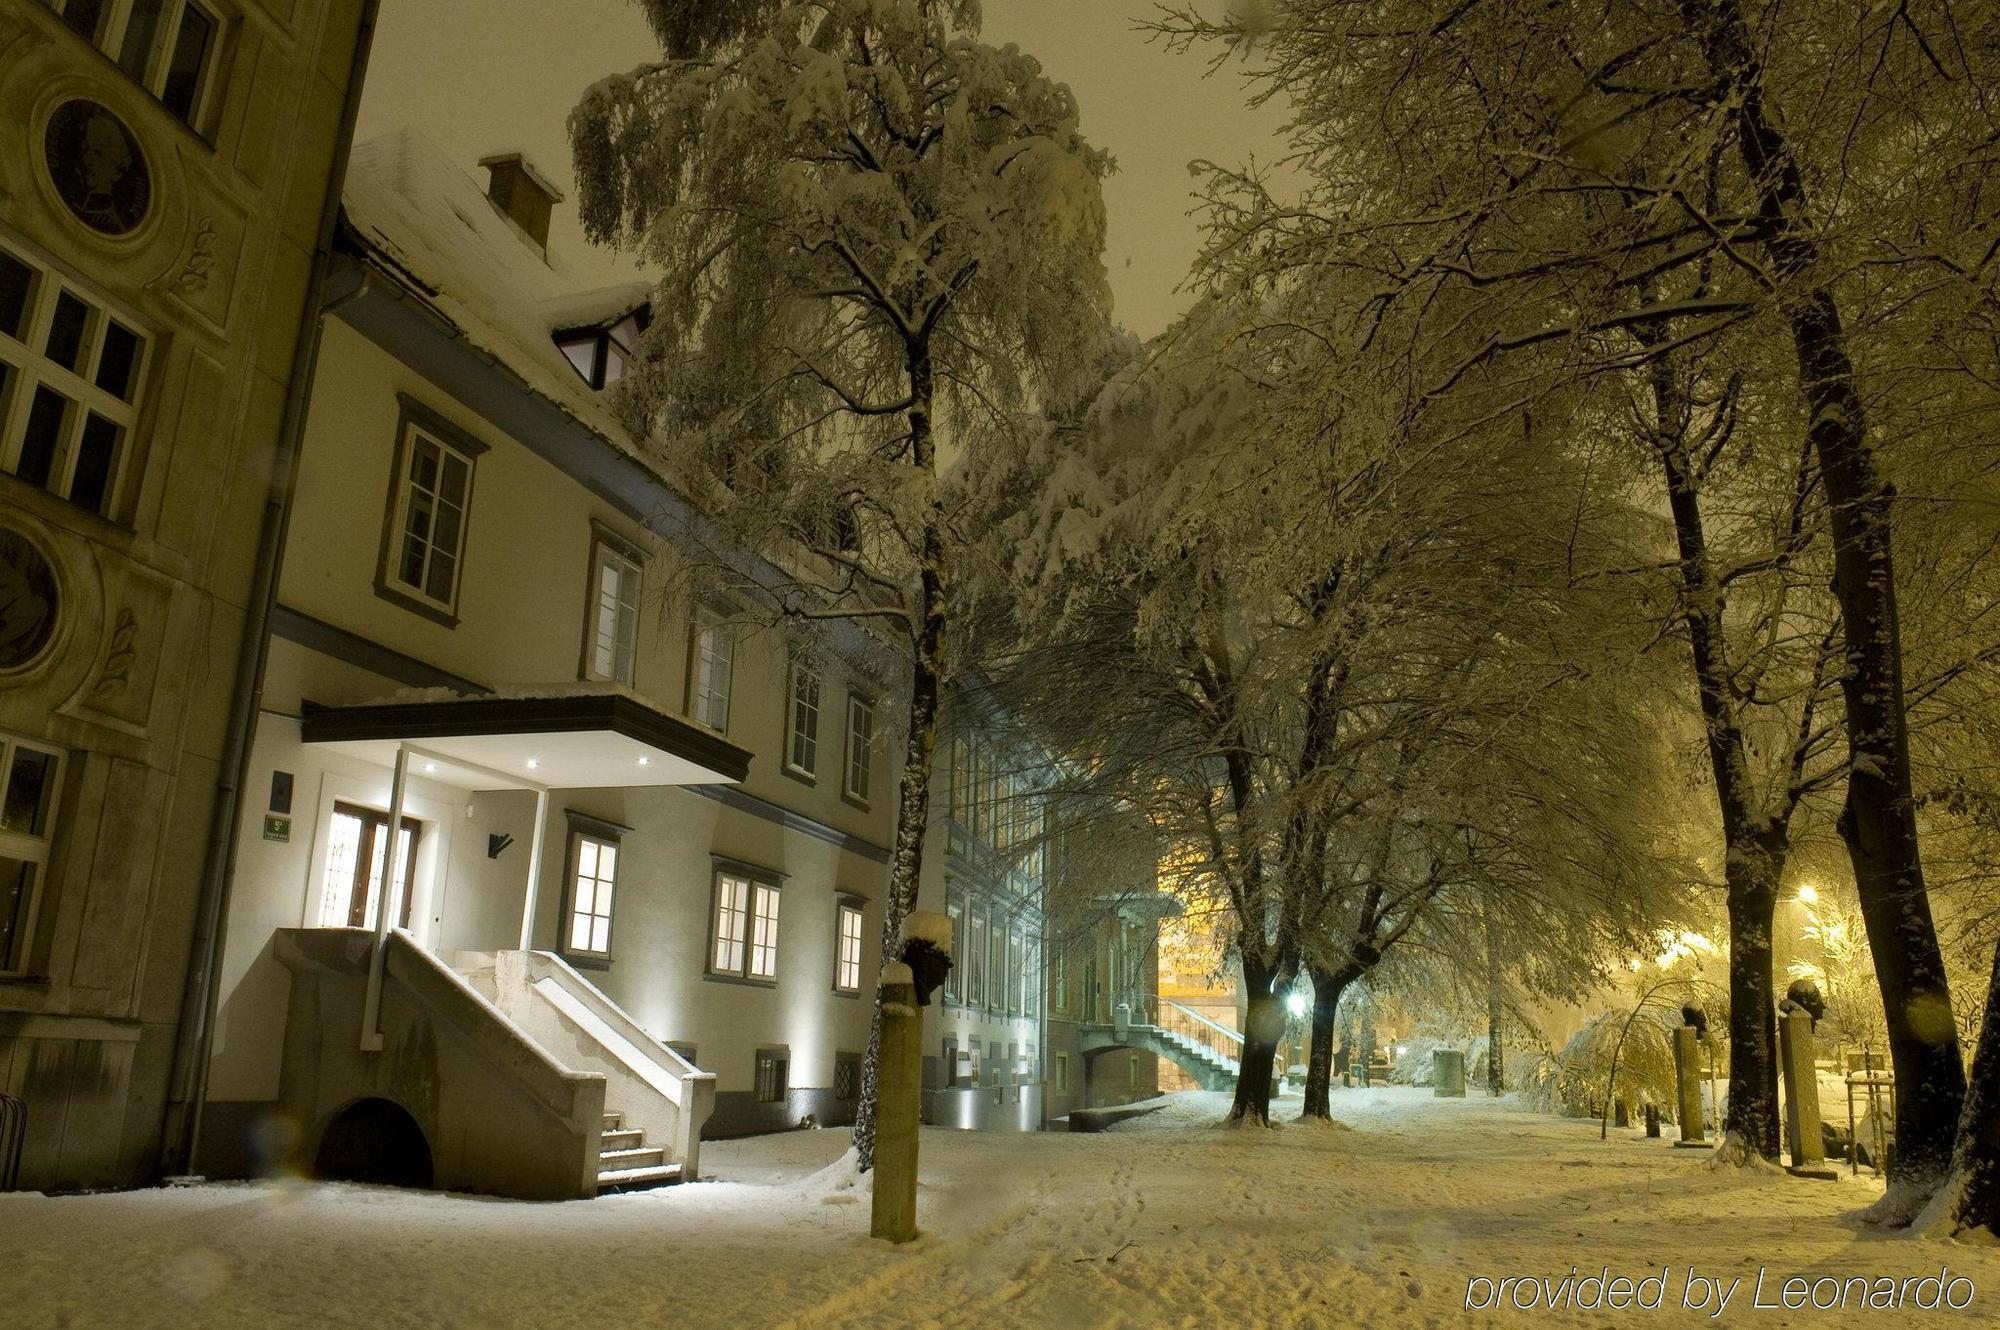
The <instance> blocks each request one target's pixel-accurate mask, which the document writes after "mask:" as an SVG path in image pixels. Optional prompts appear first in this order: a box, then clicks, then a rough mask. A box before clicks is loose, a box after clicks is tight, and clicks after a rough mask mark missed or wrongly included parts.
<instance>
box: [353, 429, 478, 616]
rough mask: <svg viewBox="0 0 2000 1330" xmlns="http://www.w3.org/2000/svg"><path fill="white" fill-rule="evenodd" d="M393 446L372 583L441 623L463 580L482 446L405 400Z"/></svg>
mask: <svg viewBox="0 0 2000 1330" xmlns="http://www.w3.org/2000/svg"><path fill="white" fill-rule="evenodd" d="M402 400H403V420H402V431H401V437H400V441H399V445H398V447H397V450H396V470H395V473H394V482H393V483H394V486H395V488H394V492H393V494H392V495H391V498H390V504H389V530H388V535H387V538H386V539H385V540H384V541H383V567H382V569H381V572H380V575H379V576H378V578H377V582H376V589H377V590H378V591H380V592H381V593H382V594H383V595H384V596H385V597H387V598H388V599H390V600H393V601H395V602H397V603H398V604H400V605H403V606H405V607H406V608H409V609H414V610H416V611H418V612H419V613H421V614H424V615H427V616H428V617H431V618H435V619H437V620H439V621H440V622H442V623H445V624H447V625H450V624H454V623H456V622H457V620H456V618H454V617H453V616H454V615H455V613H456V610H457V605H458V590H459V586H460V584H461V583H462V582H463V580H464V575H463V574H464V566H465V547H466V535H467V531H468V529H469V525H470V524H469V518H470V510H471V506H472V472H473V460H474V459H475V458H476V457H477V456H478V455H479V454H480V453H481V452H483V451H485V445H484V444H482V443H479V442H477V441H476V440H474V439H472V438H470V437H469V436H467V435H466V434H464V433H463V432H462V431H460V430H458V429H456V428H454V427H453V426H452V425H450V424H449V423H448V422H446V421H445V420H444V419H443V418H442V417H440V416H438V415H436V414H435V413H434V412H432V411H430V410H429V409H427V408H425V407H422V406H420V405H419V404H418V403H416V402H414V401H413V400H411V399H410V398H407V397H406V398H404V399H402Z"/></svg>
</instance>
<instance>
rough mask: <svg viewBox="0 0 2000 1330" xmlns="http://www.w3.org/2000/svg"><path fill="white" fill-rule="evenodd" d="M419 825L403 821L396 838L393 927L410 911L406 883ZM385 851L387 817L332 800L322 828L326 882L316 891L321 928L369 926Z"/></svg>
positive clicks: (411, 875) (403, 923) (405, 922)
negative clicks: (397, 905)
mask: <svg viewBox="0 0 2000 1330" xmlns="http://www.w3.org/2000/svg"><path fill="white" fill-rule="evenodd" d="M423 830H424V829H423V823H421V822H419V821H417V820H416V819H415V818H413V817H406V818H404V819H403V828H402V831H401V833H400V834H399V835H398V836H397V837H396V885H397V886H398V887H399V888H401V895H402V900H403V904H402V909H401V910H400V911H399V914H400V917H399V918H398V919H397V921H396V923H397V927H399V928H408V927H409V926H410V909H411V905H412V903H413V901H412V897H413V896H414V895H415V893H414V892H412V891H411V890H410V884H411V883H413V882H414V881H415V880H416V868H417V842H418V841H419V840H421V839H422V837H423ZM388 850H389V815H388V814H387V813H384V812H380V811H378V810H376V809H373V808H364V807H362V806H361V805H359V804H350V803H339V802H337V803H335V804H334V806H333V820H332V823H331V825H330V826H329V827H328V830H327V854H326V882H325V883H324V885H323V888H322V890H321V892H320V918H319V923H320V927H322V928H340V927H347V928H369V927H372V926H373V924H374V922H375V912H376V909H377V903H378V902H379V901H380V900H381V899H382V869H383V863H384V860H385V859H386V858H387V857H388Z"/></svg>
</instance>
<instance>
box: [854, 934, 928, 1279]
mask: <svg viewBox="0 0 2000 1330" xmlns="http://www.w3.org/2000/svg"><path fill="white" fill-rule="evenodd" d="M879 1075H880V1078H881V1083H880V1085H879V1086H878V1087H877V1089H876V1104H875V1167H874V1169H873V1173H872V1176H873V1177H874V1180H875V1181H874V1197H873V1210H872V1212H871V1214H870V1218H869V1226H868V1231H869V1232H870V1233H871V1234H873V1235H874V1236H875V1237H878V1238H884V1239H886V1240H888V1241H890V1242H908V1241H910V1240H911V1239H912V1238H914V1237H916V1236H917V1120H918V1118H919V1117H920V1116H921V1113H920V1110H921V1107H922V1097H923V1076H924V1014H923V1012H921V1011H919V1010H918V1009H917V992H916V986H915V984H914V983H913V982H912V977H911V974H910V969H909V967H908V966H907V965H904V964H902V963H901V962H891V963H890V964H888V965H885V966H883V967H882V1065H881V1068H880V1071H879Z"/></svg>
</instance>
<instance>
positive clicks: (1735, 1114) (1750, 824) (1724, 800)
mask: <svg viewBox="0 0 2000 1330" xmlns="http://www.w3.org/2000/svg"><path fill="white" fill-rule="evenodd" d="M1634 335H1635V336H1636V337H1637V338H1638V339H1639V341H1640V342H1641V343H1642V344H1643V345H1646V346H1648V347H1649V348H1651V347H1656V346H1659V345H1661V344H1662V343H1664V342H1665V341H1666V338H1667V329H1666V328H1665V327H1664V326H1661V327H1646V326H1642V327H1639V328H1637V329H1635V330H1634ZM1648 377H1649V380H1650V387H1651V390H1652V397H1653V416H1654V422H1653V423H1654V429H1655V431H1656V433H1655V436H1654V439H1653V446H1654V451H1655V453H1656V455H1657V456H1658V457H1659V459H1660V467H1661V470H1662V472H1663V473H1664V475H1665V478H1666V485H1667V507H1668V510H1669V511H1670V512H1671V513H1672V514H1673V520H1674V542H1675V548H1676V552H1677V553H1678V554H1679V556H1680V569H1679V575H1680V584H1681V607H1680V614H1681V622H1682V623H1683V625H1684V626H1685V627H1686V629H1687V635H1688V651H1689V656H1690V659H1691V662H1692V664H1693V666H1694V678H1695V689H1696V692H1697V695H1698V696H1699V699H1700V702H1701V718H1702V726H1703V729H1704V731H1705V733H1706V736H1707V739H1708V761H1709V774H1710V777H1711V779H1712V780H1713V782H1714V785H1715V796H1716V801H1717V803H1718V804H1720V806H1721V809H1722V840H1723V846H1724V866H1723V877H1724V881H1725V883H1726V884H1727V887H1728V908H1729V1111H1728V1114H1727V1116H1726V1118H1725V1119H1724V1122H1723V1130H1724V1131H1725V1132H1735V1133H1737V1134H1738V1135H1739V1136H1741V1138H1742V1139H1743V1140H1744V1141H1745V1142H1746V1143H1747V1144H1748V1145H1749V1146H1750V1147H1751V1148H1752V1149H1754V1150H1756V1152H1757V1153H1758V1154H1759V1155H1761V1156H1763V1157H1764V1158H1766V1159H1776V1158H1777V1157H1778V1055H1777V1038H1778V1034H1777V1016H1776V994H1775V993H1774V991H1773V982H1772V977H1771V916H1772V913H1773V911H1774V909H1775V908H1776V905H1777V899H1778V881H1779V879H1780V877H1781V876H1782V875H1783V872H1784V867H1785V858H1786V854H1787V852H1788V848H1789V823H1790V816H1791V815H1790V805H1789V802H1788V803H1787V804H1786V806H1785V808H1784V810H1783V811H1782V812H1781V813H1778V814H1775V815H1773V814H1767V813H1766V812H1764V811H1763V810H1761V809H1759V808H1758V807H1757V802H1756V800H1757V794H1756V782H1755V781H1754V780H1753V779H1752V777H1751V774H1750V768H1749V755H1748V754H1749V745H1748V744H1747V743H1746V742H1745V739H1744V736H1743V718H1742V714H1741V712H1740V711H1738V709H1737V703H1736V696H1737V692H1736V686H1735V680H1734V679H1733V677H1732V675H1731V669H1730V664H1729V642H1728V637H1727V628H1726V624H1725V622H1724V616H1725V615H1726V613H1727V611H1728V598H1727V595H1726V592H1725V590H1724V588H1723V587H1722V585H1721V584H1720V583H1719V582H1718V581H1717V579H1716V576H1715V572H1714V569H1713V568H1712V567H1711V565H1710V561H1709V557H1708V532H1707V526H1706V522H1705V519H1704V517H1703V515H1702V508H1701V491H1700V481H1699V479H1698V478H1697V475H1696V472H1695V465H1694V460H1693V458H1692V457H1691V456H1690V455H1689V451H1688V434H1689V430H1690V427H1691V420H1690V410H1689V400H1688V394H1687V391H1686V388H1685V386H1684V385H1683V384H1682V383H1681V381H1680V378H1679V377H1678V375H1677V373H1676V370H1675V365H1674V362H1673V360H1672V359H1671V357H1669V356H1668V355H1665V354H1658V355H1655V356H1654V357H1653V359H1652V361H1651V363H1650V366H1649V372H1648ZM1801 739H1802V740H1803V736H1801Z"/></svg>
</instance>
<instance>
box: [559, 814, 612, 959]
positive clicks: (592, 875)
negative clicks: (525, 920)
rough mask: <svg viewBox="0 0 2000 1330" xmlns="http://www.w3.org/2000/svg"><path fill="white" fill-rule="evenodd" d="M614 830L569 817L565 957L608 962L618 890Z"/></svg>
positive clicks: (607, 825)
mask: <svg viewBox="0 0 2000 1330" xmlns="http://www.w3.org/2000/svg"><path fill="white" fill-rule="evenodd" d="M617 833H618V829H615V828H613V827H611V826H610V825H609V824H606V823H600V822H598V821H597V820H596V819H594V818H583V817H580V816H578V815H577V814H575V813H572V814H570V832H569V901H568V903H567V904H566V905H565V907H564V909H563V919H564V924H563V937H562V942H563V945H562V949H563V952H564V954H566V955H569V956H580V957H586V958H588V959H591V960H602V961H608V960H610V959H611V903H612V897H613V895H614V894H615V892H616V890H617V887H618V860H619V852H618V846H619V837H618V834H617Z"/></svg>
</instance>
